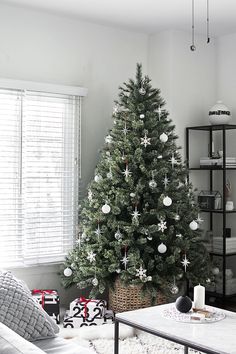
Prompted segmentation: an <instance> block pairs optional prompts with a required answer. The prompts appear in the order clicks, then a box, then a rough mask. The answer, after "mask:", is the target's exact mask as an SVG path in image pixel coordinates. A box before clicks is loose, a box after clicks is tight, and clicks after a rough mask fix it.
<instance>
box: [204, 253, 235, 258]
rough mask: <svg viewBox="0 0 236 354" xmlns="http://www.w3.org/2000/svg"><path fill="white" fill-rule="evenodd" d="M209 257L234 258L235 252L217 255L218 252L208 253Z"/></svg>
mask: <svg viewBox="0 0 236 354" xmlns="http://www.w3.org/2000/svg"><path fill="white" fill-rule="evenodd" d="M209 254H210V255H211V256H217V257H230V256H236V252H232V253H225V254H223V253H218V252H209Z"/></svg>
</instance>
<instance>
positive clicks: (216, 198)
mask: <svg viewBox="0 0 236 354" xmlns="http://www.w3.org/2000/svg"><path fill="white" fill-rule="evenodd" d="M221 201H222V198H221V194H220V192H218V191H201V192H200V193H199V195H198V204H199V206H200V208H201V209H209V210H212V209H214V210H218V209H221Z"/></svg>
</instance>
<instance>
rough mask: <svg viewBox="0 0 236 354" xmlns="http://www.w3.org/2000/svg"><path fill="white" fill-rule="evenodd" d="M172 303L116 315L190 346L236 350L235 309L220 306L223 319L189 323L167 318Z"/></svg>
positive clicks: (226, 352) (229, 353)
mask: <svg viewBox="0 0 236 354" xmlns="http://www.w3.org/2000/svg"><path fill="white" fill-rule="evenodd" d="M171 306H173V303H172V304H165V305H159V306H153V307H148V308H145V309H140V310H135V311H128V312H122V313H118V314H116V316H115V317H116V320H118V321H119V322H122V323H126V324H130V325H133V326H134V327H135V326H137V328H139V329H141V330H142V329H143V330H144V331H145V330H146V331H151V332H152V333H153V334H156V335H159V336H163V338H166V339H170V340H173V341H176V342H177V343H182V344H185V345H188V346H189V347H191V346H192V347H193V348H194V347H199V348H201V350H204V349H205V351H208V352H209V353H219V354H236V313H235V312H231V311H226V310H221V309H220V311H222V312H224V313H225V315H226V316H225V318H224V319H223V320H221V321H218V322H213V323H185V322H177V321H175V320H173V319H167V318H164V316H163V311H164V310H165V309H168V308H170V307H171ZM208 308H211V307H210V306H208ZM213 309H214V308H213V307H212V310H213ZM217 310H218V311H219V309H217Z"/></svg>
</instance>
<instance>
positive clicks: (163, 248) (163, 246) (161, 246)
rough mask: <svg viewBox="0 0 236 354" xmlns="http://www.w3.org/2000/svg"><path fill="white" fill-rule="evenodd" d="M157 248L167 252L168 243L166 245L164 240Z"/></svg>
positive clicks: (160, 251)
mask: <svg viewBox="0 0 236 354" xmlns="http://www.w3.org/2000/svg"><path fill="white" fill-rule="evenodd" d="M157 250H158V252H159V253H165V252H166V251H167V247H166V245H164V243H163V242H162V243H161V244H160V245H159V246H158V247H157Z"/></svg>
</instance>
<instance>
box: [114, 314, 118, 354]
mask: <svg viewBox="0 0 236 354" xmlns="http://www.w3.org/2000/svg"><path fill="white" fill-rule="evenodd" d="M118 353H119V322H118V321H115V342H114V354H118Z"/></svg>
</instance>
